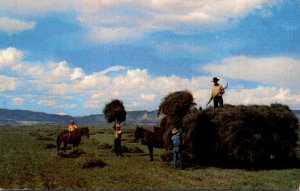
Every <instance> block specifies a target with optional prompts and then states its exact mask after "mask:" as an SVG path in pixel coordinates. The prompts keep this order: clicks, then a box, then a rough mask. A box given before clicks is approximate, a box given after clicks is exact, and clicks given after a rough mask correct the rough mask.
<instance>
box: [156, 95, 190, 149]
mask: <svg viewBox="0 0 300 191" xmlns="http://www.w3.org/2000/svg"><path fill="white" fill-rule="evenodd" d="M194 105H195V103H194V98H193V95H192V94H191V93H190V92H189V91H187V90H185V91H177V92H174V93H170V94H168V95H167V96H166V97H165V98H164V99H163V101H162V102H161V104H160V106H159V110H158V115H160V114H164V115H165V116H164V118H163V119H162V120H161V122H160V127H161V128H163V130H164V133H163V142H164V147H165V148H166V149H167V150H168V149H171V148H172V142H171V131H172V129H173V128H182V118H183V117H184V116H185V115H186V114H187V113H188V112H189V110H190V109H191V108H192V107H193V106H194Z"/></svg>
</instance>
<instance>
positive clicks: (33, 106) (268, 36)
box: [0, 0, 300, 116]
mask: <svg viewBox="0 0 300 191" xmlns="http://www.w3.org/2000/svg"><path fill="white" fill-rule="evenodd" d="M0 4H1V7H0V81H1V84H0V108H8V109H26V110H33V111H42V112H46V113H55V114H68V115H73V116H80V115H88V114H99V113H102V109H103V107H104V105H105V104H106V103H107V102H109V101H110V100H111V99H120V100H122V101H123V102H124V104H125V107H126V109H127V110H155V109H157V108H158V106H159V104H160V102H161V100H162V98H163V97H164V96H166V95H167V94H168V93H170V92H174V91H179V90H190V91H191V92H192V93H193V95H194V98H195V102H196V103H197V105H198V106H202V107H205V104H206V103H207V101H208V99H209V96H210V88H211V86H212V83H211V80H212V78H213V77H214V76H217V77H219V78H220V79H221V80H220V83H221V84H223V85H225V84H226V82H228V83H229V87H228V89H227V90H226V93H225V95H224V102H225V103H228V104H233V105H239V104H245V105H248V104H267V105H268V104H271V103H282V104H286V105H288V106H289V107H290V108H291V109H300V85H299V84H300V77H299V74H300V22H299V20H300V1H298V0H202V1H198V0H190V1H188V0H187V1H178V0H160V1H158V0H139V1H133V0H122V1H117V0H110V1H106V0H84V1H83V0H64V1H59V0H48V1H39V0H15V1H11V0H0Z"/></svg>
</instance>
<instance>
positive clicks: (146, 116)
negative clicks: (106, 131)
mask: <svg viewBox="0 0 300 191" xmlns="http://www.w3.org/2000/svg"><path fill="white" fill-rule="evenodd" d="M71 119H73V120H74V121H75V122H76V124H90V125H105V124H108V123H107V122H106V120H105V118H104V115H103V114H95V115H87V116H80V117H74V116H70V115H57V114H47V113H43V112H34V111H27V110H10V109H0V124H67V123H69V121H70V120H71ZM126 124H142V125H158V124H159V119H158V118H157V111H146V110H143V111H128V112H127V116H126Z"/></svg>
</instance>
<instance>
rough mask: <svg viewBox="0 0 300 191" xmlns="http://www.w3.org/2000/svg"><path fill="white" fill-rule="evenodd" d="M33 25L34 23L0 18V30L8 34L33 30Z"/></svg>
mask: <svg viewBox="0 0 300 191" xmlns="http://www.w3.org/2000/svg"><path fill="white" fill-rule="evenodd" d="M35 25H36V23H35V22H34V21H23V20H17V19H12V18H8V17H0V30H2V31H5V32H9V33H15V32H20V31H24V30H30V29H33V28H34V27H35Z"/></svg>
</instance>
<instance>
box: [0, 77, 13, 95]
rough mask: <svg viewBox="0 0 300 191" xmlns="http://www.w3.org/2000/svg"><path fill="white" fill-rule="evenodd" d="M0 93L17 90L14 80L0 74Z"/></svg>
mask: <svg viewBox="0 0 300 191" xmlns="http://www.w3.org/2000/svg"><path fill="white" fill-rule="evenodd" d="M0 82H1V83H0V92H1V91H8V90H15V89H16V88H17V84H16V79H15V78H13V77H8V76H4V75H1V74H0Z"/></svg>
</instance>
